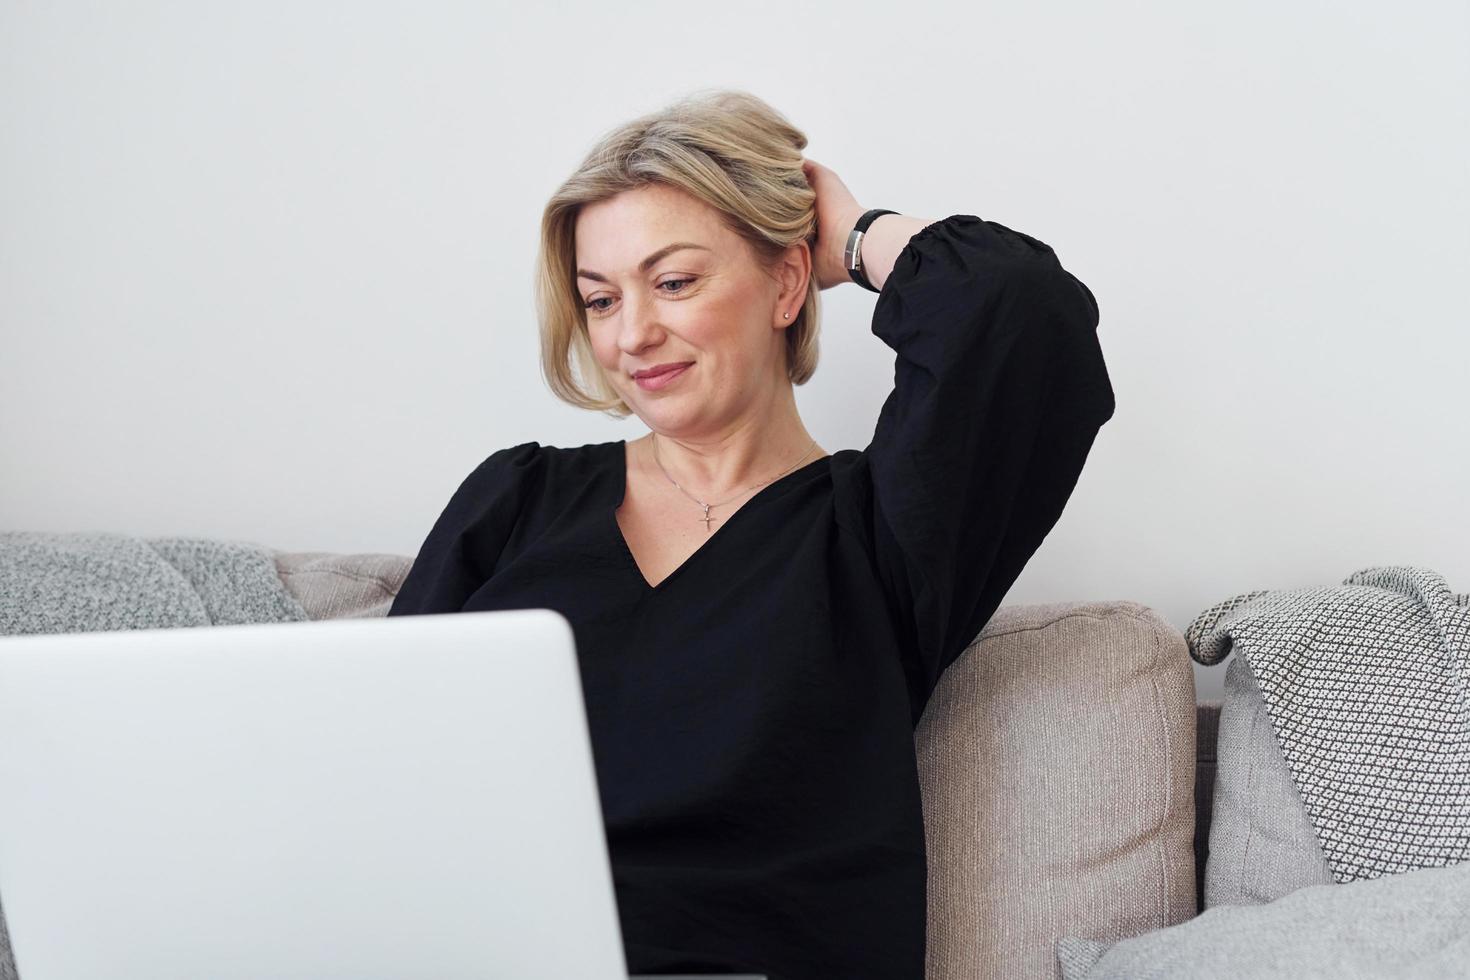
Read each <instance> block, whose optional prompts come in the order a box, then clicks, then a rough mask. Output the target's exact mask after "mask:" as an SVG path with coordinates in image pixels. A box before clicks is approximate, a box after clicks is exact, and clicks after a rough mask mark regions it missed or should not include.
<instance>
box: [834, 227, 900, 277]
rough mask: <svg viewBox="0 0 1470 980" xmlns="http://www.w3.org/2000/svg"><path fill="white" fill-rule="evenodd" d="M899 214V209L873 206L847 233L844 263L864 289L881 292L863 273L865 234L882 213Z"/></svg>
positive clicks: (850, 274)
mask: <svg viewBox="0 0 1470 980" xmlns="http://www.w3.org/2000/svg"><path fill="white" fill-rule="evenodd" d="M884 214H898V212H897V211H886V210H884V209H883V208H873V209H872V210H871V211H865V212H863V216H862V217H861V218H859V219H857V224H855V225H853V226H852V231H850V232H848V235H847V247H846V248H844V249H843V250H842V264H843V265H844V266H845V267H846V268H847V274H848V275H849V276H851V277H852V281H853V282H855V283H857V284H858V285H859V286H861V287H863V288H864V289H869V290H872V291H873V292H875V293H876V292H879V290H878V289H877V287H875V286H874V285H873V284H872V283H870V282H868V277H867V276H866V275H864V274H863V235H864V234H866V232H867V230H868V225H870V224H872V223H873V222H874V221H875V220H876V219H877V218H878V217H879V216H880V215H884Z"/></svg>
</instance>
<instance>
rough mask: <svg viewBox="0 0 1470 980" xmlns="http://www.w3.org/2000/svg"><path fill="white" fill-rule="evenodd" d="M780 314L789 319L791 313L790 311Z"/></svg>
mask: <svg viewBox="0 0 1470 980" xmlns="http://www.w3.org/2000/svg"><path fill="white" fill-rule="evenodd" d="M781 315H782V316H784V317H785V318H786V319H788V320H789V319H791V314H790V313H782V314H781Z"/></svg>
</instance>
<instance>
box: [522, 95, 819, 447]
mask: <svg viewBox="0 0 1470 980" xmlns="http://www.w3.org/2000/svg"><path fill="white" fill-rule="evenodd" d="M806 145H807V138H806V135H805V134H804V133H802V132H801V131H800V130H799V129H797V128H796V127H795V126H793V125H791V123H790V122H788V121H787V120H786V119H785V117H783V116H782V115H781V114H780V113H778V112H776V110H774V109H772V108H771V107H770V106H769V105H767V104H766V103H765V102H763V101H761V100H760V99H758V98H756V97H755V96H753V95H750V94H748V93H745V92H740V91H731V90H704V91H702V92H696V93H695V94H693V95H689V96H686V97H684V98H682V99H680V100H679V101H677V102H675V103H673V104H671V105H669V106H667V107H665V108H663V109H661V110H659V111H657V112H652V113H649V114H647V115H644V116H640V117H638V118H636V119H634V120H632V121H631V122H628V123H625V124H623V125H621V126H619V127H617V128H616V129H614V130H612V131H611V132H609V133H607V134H606V135H605V136H603V137H602V138H601V139H600V140H599V141H598V142H597V143H596V145H595V146H594V147H593V149H592V150H591V152H590V153H588V154H587V157H586V158H585V159H584V160H583V161H582V163H581V165H580V166H578V167H577V169H576V171H575V172H574V173H573V174H572V175H571V176H570V177H568V178H567V179H566V180H565V181H564V182H563V183H562V185H561V186H560V187H559V188H557V190H556V193H554V194H553V195H552V196H551V199H550V201H548V202H547V204H546V209H545V211H544V212H543V214H542V218H541V245H540V250H539V252H538V255H537V259H536V273H535V276H536V312H537V317H538V319H539V321H540V327H541V371H542V374H543V375H544V376H545V378H546V382H547V384H548V386H549V387H550V388H551V391H552V393H553V394H554V395H556V396H557V397H558V398H560V399H561V400H562V401H565V402H567V403H568V404H571V405H574V406H576V407H578V408H585V409H591V410H593V411H600V412H604V413H606V414H608V415H611V416H613V417H614V418H627V417H628V416H629V415H631V414H633V410H632V409H631V408H629V407H628V405H627V403H626V402H624V401H623V399H622V397H621V396H620V395H619V394H618V393H617V391H616V390H615V389H614V388H613V387H612V385H611V384H610V383H609V382H608V381H607V379H606V377H605V375H604V374H603V371H602V366H601V365H600V364H598V363H597V359H596V357H595V356H594V354H593V351H592V344H591V341H590V340H589V339H588V336H587V311H586V309H585V308H584V306H583V304H582V300H581V294H580V293H579V292H578V291H577V273H576V269H577V264H576V242H575V229H576V222H577V216H578V214H579V213H580V211H581V208H582V206H583V205H584V204H593V203H596V202H599V201H604V200H607V199H609V198H612V197H615V196H616V195H618V194H620V193H622V192H623V191H627V190H633V189H636V188H640V187H645V186H648V185H650V184H665V185H668V186H670V187H675V188H678V189H680V190H683V191H685V192H687V193H688V194H690V195H692V196H693V197H694V198H696V199H697V200H700V201H703V202H704V203H705V204H707V205H709V206H710V207H711V208H713V209H714V210H715V211H717V212H718V213H719V214H720V215H722V216H723V219H724V222H725V226H726V227H728V228H729V229H730V230H731V231H733V232H734V233H735V234H736V235H738V236H740V238H742V239H744V240H745V242H746V243H747V244H748V246H749V248H750V251H751V254H752V255H753V256H754V257H755V260H756V261H757V262H758V263H760V264H761V265H762V266H764V267H765V268H766V269H768V270H770V271H771V272H772V273H773V274H774V270H775V265H776V261H777V260H778V259H779V258H780V257H781V255H782V254H783V253H784V252H785V250H786V249H787V248H789V247H790V246H792V245H794V244H796V243H798V242H801V241H803V240H804V241H806V243H807V244H808V245H809V246H811V247H812V248H813V249H815V245H816V236H817V214H816V193H815V192H814V191H813V190H812V188H811V185H810V184H809V183H808V182H807V178H806V174H805V173H804V172H803V171H802V169H801V165H802V152H801V151H802V150H803V149H805V148H806ZM819 294H820V288H819V287H818V285H817V281H816V267H815V264H814V265H813V268H812V277H811V279H810V281H809V284H808V288H807V295H806V299H805V301H804V302H803V303H802V307H801V312H800V313H798V314H797V316H796V320H795V322H793V323H791V324H790V325H789V326H787V327H785V331H786V375H787V377H788V378H790V380H791V383H792V384H794V385H801V384H805V383H806V382H807V381H808V380H809V379H810V378H811V376H812V374H813V373H815V371H816V369H817V354H818V343H817V329H818V326H819V323H820V317H821V304H820V300H819V298H818V297H819Z"/></svg>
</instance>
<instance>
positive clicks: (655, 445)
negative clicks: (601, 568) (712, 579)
mask: <svg viewBox="0 0 1470 980" xmlns="http://www.w3.org/2000/svg"><path fill="white" fill-rule="evenodd" d="M816 444H817V440H815V439H813V440H812V445H811V446H808V447H807V451H806V452H805V453H804V454H803V455H802V457H801V459H798V460H797V461H796V463H792V464H791V465H790V466H788V467H787V468H786V469H784V470H782V471H781V472H780V473H778V474H776V475H775V476H773V477H771V479H769V480H767V481H766V482H765V483H757V484H756V485H755V486H751V487H746V488H745V490H743V491H741V492H740V493H737V494H736V495H735V497H741V496H744V495H745V494H746V493H749V492H750V491H751V490H754V489H755V488H756V487H763V486H765V485H766V483H773V482H775V481H776V480H779V479H781V477H783V476H785V475H786V474H787V473H790V472H791V471H792V470H794V469H796V466H797V463H800V462H801V460H802V459H806V458H807V456H810V455H811V454H812V447H814V446H816ZM653 461H654V462H655V463H658V468H659V469H661V470H663V473H664V476H668V477H669V482H670V483H672V484H673V485H674V486H676V487H679V482H678V481H677V480H675V479H674V478H673V477H672V476H669V471H668V470H664V464H663V463H662V462H661V461H660V460H659V458H658V435H657V434H656V433H655V435H654V438H653ZM679 492H680V493H682V494H683V495H684V496H686V497H688V498H689V499H690V500H692V501H694V502H695V503H696V504H698V505H699V506H701V507H703V508H704V516H703V517H701V518H698V519H699V520H701V521H704V530H705V533H706V534H708V533H709V529H710V527H709V522H710V521H712V520H714V518H712V517H710V516H709V509H710V508H711V507H719V506H721V505H722V504H728V503H729V502H730V501H731V500H734V499H735V497H730V498H728V499H725V500H721V501H719V502H718V503H713V504H707V503H705V502H704V501H703V500H700V499H699V498H698V497H696V496H694V494H692V493H690V492H689V491H688V490H685V489H684V488H683V487H679Z"/></svg>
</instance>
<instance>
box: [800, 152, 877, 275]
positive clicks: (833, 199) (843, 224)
mask: <svg viewBox="0 0 1470 980" xmlns="http://www.w3.org/2000/svg"><path fill="white" fill-rule="evenodd" d="M801 169H802V171H803V172H804V173H805V174H806V182H807V183H808V184H810V185H811V188H812V190H813V191H814V192H816V195H817V205H816V207H817V241H816V244H815V245H814V246H812V276H813V277H814V278H815V279H816V280H817V288H818V289H819V290H820V289H830V288H831V287H833V286H837V285H840V284H842V283H844V282H852V277H851V276H850V275H848V273H847V267H846V266H845V265H843V263H842V250H843V249H844V248H845V247H846V246H847V234H848V232H850V231H852V228H853V226H854V225H856V224H857V220H858V219H859V218H861V217H862V216H863V212H864V211H866V210H867V209H866V208H864V207H863V206H862V205H861V204H859V203H858V202H857V198H855V197H853V196H852V191H849V190H848V189H847V185H846V184H844V183H843V182H842V178H841V177H838V176H837V175H836V174H835V173H833V172H832V171H831V170H829V169H827V168H826V167H824V166H822V165H821V164H820V163H818V162H817V161H815V160H813V159H811V158H810V157H807V158H805V159H803V160H802V163H801Z"/></svg>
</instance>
